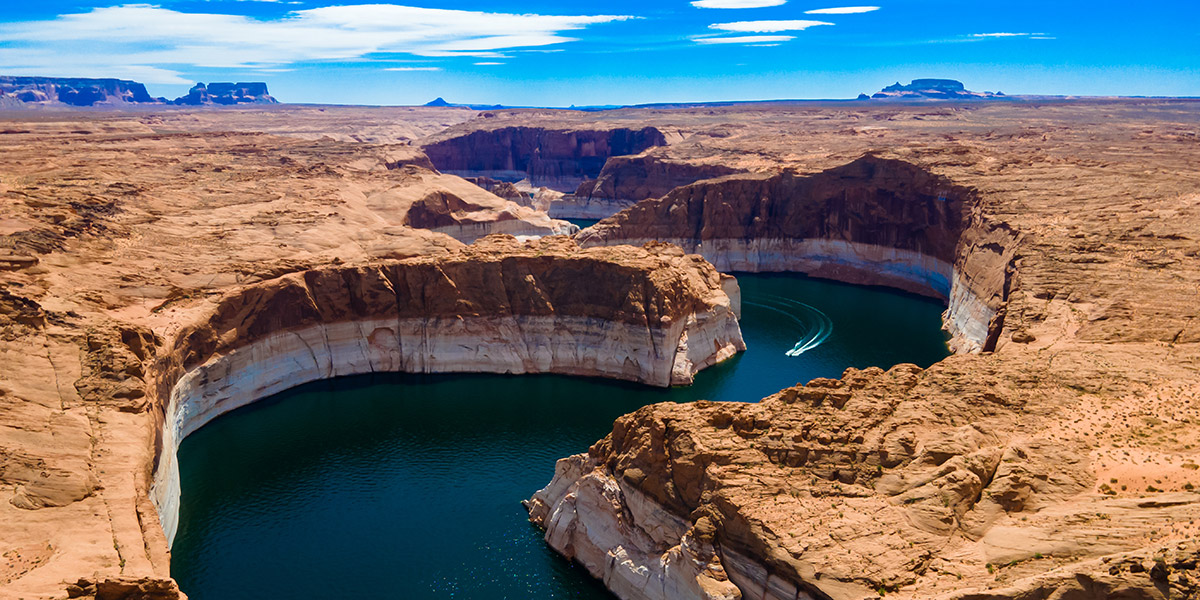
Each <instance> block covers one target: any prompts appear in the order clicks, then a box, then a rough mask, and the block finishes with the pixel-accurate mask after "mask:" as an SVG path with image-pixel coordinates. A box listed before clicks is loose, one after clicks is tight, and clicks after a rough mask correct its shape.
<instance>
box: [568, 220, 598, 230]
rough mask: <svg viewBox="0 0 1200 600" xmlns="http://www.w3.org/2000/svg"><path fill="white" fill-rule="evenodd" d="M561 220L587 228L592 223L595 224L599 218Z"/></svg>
mask: <svg viewBox="0 0 1200 600" xmlns="http://www.w3.org/2000/svg"><path fill="white" fill-rule="evenodd" d="M562 220H563V221H566V222H568V223H574V224H575V225H578V226H579V228H580V229H587V228H588V227H591V226H592V225H595V224H596V223H599V222H600V219H562Z"/></svg>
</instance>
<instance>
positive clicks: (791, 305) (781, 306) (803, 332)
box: [743, 296, 833, 356]
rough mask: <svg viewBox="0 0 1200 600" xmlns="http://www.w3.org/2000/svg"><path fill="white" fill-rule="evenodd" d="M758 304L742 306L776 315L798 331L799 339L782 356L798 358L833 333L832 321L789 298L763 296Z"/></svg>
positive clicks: (746, 301)
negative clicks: (793, 325) (794, 326)
mask: <svg viewBox="0 0 1200 600" xmlns="http://www.w3.org/2000/svg"><path fill="white" fill-rule="evenodd" d="M758 300H760V301H759V302H752V301H748V300H743V303H744V304H747V305H750V306H754V307H756V308H761V309H764V310H769V311H771V312H774V313H778V314H779V315H782V316H783V317H784V318H786V319H787V322H788V323H792V324H795V325H796V326H797V327H798V328H799V330H800V339H799V341H797V342H796V345H795V346H793V347H792V349H791V350H788V351H787V352H785V353H784V354H787V355H788V356H800V355H801V354H804V353H805V352H808V351H809V350H812V349H814V348H816V347H817V346H820V345H821V344H823V343H825V340H827V339H829V336H830V334H832V333H833V321H831V320H830V319H829V317H828V316H826V315H825V313H823V312H821V311H819V310H817V309H815V308H813V307H811V306H809V305H807V304H805V303H803V302H799V301H796V300H792V299H791V298H785V297H783V296H763V297H761V298H759V299H758Z"/></svg>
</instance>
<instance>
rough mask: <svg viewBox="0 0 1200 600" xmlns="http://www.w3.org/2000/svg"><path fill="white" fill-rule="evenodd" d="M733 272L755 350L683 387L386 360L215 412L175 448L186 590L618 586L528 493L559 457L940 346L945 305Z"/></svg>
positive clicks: (195, 598) (546, 590) (929, 357)
mask: <svg viewBox="0 0 1200 600" xmlns="http://www.w3.org/2000/svg"><path fill="white" fill-rule="evenodd" d="M738 279H739V281H740V282H741V286H742V293H743V305H744V306H743V317H742V321H741V324H742V331H743V335H744V337H745V339H746V343H747V345H748V346H749V348H750V349H749V350H748V351H747V352H745V353H743V354H741V355H739V356H737V357H736V358H734V359H731V360H729V361H727V362H725V363H723V364H721V365H718V366H716V367H713V368H711V369H708V370H706V371H704V372H702V373H700V374H699V375H698V376H697V378H696V384H695V385H694V386H692V387H689V388H674V389H666V390H664V389H658V388H649V387H645V386H639V385H635V384H628V383H622V382H612V381H605V380H600V379H586V378H572V377H561V376H552V375H538V376H534V375H525V376H499V375H436V376H416V375H374V376H362V377H352V378H345V379H338V380H332V381H324V382H317V383H313V384H309V385H305V386H302V387H300V388H296V389H294V390H291V391H288V392H285V393H283V394H280V395H278V396H275V397H273V398H271V399H268V400H266V401H264V402H261V403H258V404H256V405H253V406H250V407H248V408H245V409H241V410H238V411H235V412H233V413H230V414H229V415H226V416H224V417H221V418H219V419H217V420H215V421H214V422H212V423H211V424H209V425H208V426H206V427H204V428H203V429H201V430H200V431H198V432H196V433H195V434H193V435H192V436H191V437H189V438H187V439H186V440H184V442H183V444H182V447H181V448H180V451H179V458H180V465H181V466H180V468H181V476H182V484H183V499H182V500H183V502H182V510H181V514H180V527H179V533H178V536H177V538H176V541H175V546H174V548H173V552H172V575H174V576H175V578H176V579H178V580H179V584H180V586H181V587H182V589H183V591H184V592H185V593H186V594H188V596H189V597H190V598H191V599H192V600H239V599H247V600H249V599H255V600H257V599H261V598H268V597H287V598H291V599H294V600H304V599H313V600H316V599H329V598H473V599H475V598H478V599H493V598H498V599H503V598H511V599H527V598H539V599H541V598H544V599H559V598H596V599H599V598H605V599H611V598H612V596H611V595H609V594H608V592H606V591H605V590H604V589H603V587H601V586H600V585H599V584H598V583H596V582H594V581H593V580H591V579H590V578H589V577H588V576H587V573H586V572H585V571H583V570H582V569H580V568H578V567H575V566H573V565H571V564H569V563H567V562H566V561H565V560H562V559H561V558H560V557H558V556H557V555H556V554H554V553H553V552H551V551H550V550H549V549H548V547H547V546H546V545H545V543H544V542H543V541H542V535H541V532H540V531H539V530H537V529H536V528H534V527H533V526H531V525H530V524H529V523H528V521H527V520H526V515H525V512H524V510H523V509H522V507H521V505H520V503H519V502H520V501H521V500H522V499H525V498H528V497H529V496H530V495H532V493H533V492H534V491H536V490H537V489H539V488H541V487H542V486H544V485H545V484H546V483H547V482H548V481H549V480H550V477H551V476H552V475H553V472H554V461H555V460H556V459H558V458H561V457H563V456H567V455H570V454H575V453H578V452H583V451H585V450H586V449H587V447H588V446H589V445H591V444H592V443H594V442H595V441H596V440H598V439H600V438H601V437H603V436H604V435H606V434H607V433H608V432H609V431H610V430H611V428H612V421H613V420H614V419H615V418H616V417H618V416H620V415H622V414H625V413H628V412H631V411H633V410H636V409H637V408H639V407H641V406H643V405H646V404H650V403H654V402H666V401H673V402H686V401H690V400H695V399H701V398H707V399H712V400H730V401H743V402H752V401H756V400H758V399H760V398H762V397H763V396H767V395H769V394H772V393H774V392H776V391H778V390H780V389H782V388H784V387H787V386H790V385H793V384H795V383H797V382H804V381H808V380H809V379H812V378H814V377H837V376H839V375H841V373H842V371H843V370H844V369H845V368H846V367H849V366H854V367H867V366H872V365H875V366H881V367H889V366H891V365H894V364H898V363H901V362H915V363H917V364H919V365H922V366H928V365H929V364H932V363H933V362H936V361H937V360H940V359H941V358H943V357H944V356H945V355H946V347H945V343H944V341H943V338H942V335H941V332H940V325H941V321H940V313H941V311H942V306H941V305H940V304H939V303H937V302H934V301H930V300H926V299H923V298H918V297H915V296H911V295H907V294H901V293H896V292H891V291H888V290H883V289H878V288H865V287H856V286H849V285H844V284H839V283H833V282H827V281H821V280H815V279H808V278H805V277H802V276H795V275H740V276H739V277H738ZM789 354H791V355H789Z"/></svg>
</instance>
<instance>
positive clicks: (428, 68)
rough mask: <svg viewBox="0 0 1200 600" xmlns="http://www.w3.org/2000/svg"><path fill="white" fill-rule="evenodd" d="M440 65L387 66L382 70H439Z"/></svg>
mask: <svg viewBox="0 0 1200 600" xmlns="http://www.w3.org/2000/svg"><path fill="white" fill-rule="evenodd" d="M441 70H442V68H441V67H388V68H386V69H384V71H441Z"/></svg>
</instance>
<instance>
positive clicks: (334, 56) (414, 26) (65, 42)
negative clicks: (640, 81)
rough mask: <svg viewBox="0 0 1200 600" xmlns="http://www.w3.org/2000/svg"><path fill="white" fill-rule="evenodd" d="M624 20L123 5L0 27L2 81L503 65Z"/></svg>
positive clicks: (377, 8)
mask: <svg viewBox="0 0 1200 600" xmlns="http://www.w3.org/2000/svg"><path fill="white" fill-rule="evenodd" d="M630 18H632V17H628V16H620V15H578V16H569V15H537V14H505V13H488V12H479V11H465V10H444V9H433V8H417V7H411V6H400V5H394V4H363V5H353V6H327V7H322V8H313V9H307V10H297V11H293V12H290V13H288V14H287V15H285V16H284V17H282V18H278V19H271V20H260V19H254V18H251V17H246V16H242V15H232V14H216V13H188V12H180V11H175V10H170V9H166V8H161V7H159V6H153V5H149V4H127V5H121V6H113V7H104V8H94V9H92V10H90V11H88V12H84V13H77V14H67V15H60V16H58V17H57V18H54V19H51V20H43V21H27V22H15V23H0V65H4V66H5V71H6V72H9V73H14V72H18V71H23V72H35V71H36V72H38V73H41V74H50V73H51V72H57V73H61V74H71V75H99V74H117V73H126V74H127V73H135V72H136V73H142V74H143V75H147V76H148V77H144V79H145V80H146V81H147V82H150V83H186V82H187V81H186V80H184V79H183V78H182V76H181V73H180V70H183V69H185V68H187V67H204V68H230V69H243V70H244V69H268V68H278V67H283V66H288V65H292V64H295V63H301V62H311V61H333V60H337V61H346V60H356V59H366V60H370V59H373V58H376V57H379V56H387V55H395V54H408V55H415V56H427V57H445V56H467V57H475V58H507V57H508V56H507V55H506V54H503V52H513V51H521V50H523V49H532V48H544V47H547V46H553V45H557V44H563V43H566V42H571V41H575V38H572V37H568V36H566V35H564V33H566V32H571V31H578V30H582V29H585V28H587V27H590V26H593V25H599V24H604V23H613V22H617V21H623V20H626V19H630ZM114 65H118V66H114ZM119 65H127V66H123V67H122V66H119Z"/></svg>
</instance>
